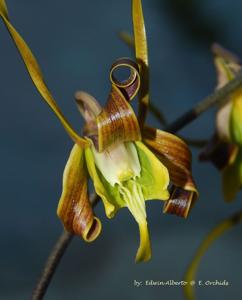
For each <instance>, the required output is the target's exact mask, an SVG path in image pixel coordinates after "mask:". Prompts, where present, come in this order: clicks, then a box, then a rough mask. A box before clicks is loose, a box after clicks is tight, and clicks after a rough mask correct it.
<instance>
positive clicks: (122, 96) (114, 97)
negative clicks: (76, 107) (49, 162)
mask: <svg viewBox="0 0 242 300" xmlns="http://www.w3.org/2000/svg"><path fill="white" fill-rule="evenodd" d="M124 65H125V66H126V67H129V68H130V74H131V75H130V77H129V78H128V79H127V80H125V81H123V82H120V81H118V80H117V78H116V77H115V75H114V71H115V69H117V68H118V67H123V66H124ZM110 79H111V82H112V88H111V91H110V94H109V97H108V101H107V103H106V105H105V107H104V109H103V111H102V112H101V113H100V114H99V115H98V116H97V118H96V121H97V127H98V145H97V147H96V148H97V150H98V151H99V152H102V151H104V150H105V149H106V148H107V147H109V146H111V145H114V144H116V143H122V142H127V141H136V140H140V138H141V135H140V128H139V124H138V120H137V118H136V115H135V113H134V111H133V109H132V107H131V106H130V104H129V101H130V100H132V99H133V97H134V96H135V95H136V93H137V92H138V89H139V73H138V69H137V66H136V65H135V63H133V62H132V61H131V60H129V59H121V60H119V61H118V62H116V63H115V64H114V65H113V66H112V68H111V72H110ZM94 144H95V143H94ZM95 146H96V145H95Z"/></svg>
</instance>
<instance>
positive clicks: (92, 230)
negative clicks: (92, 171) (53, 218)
mask: <svg viewBox="0 0 242 300" xmlns="http://www.w3.org/2000/svg"><path fill="white" fill-rule="evenodd" d="M57 214H58V216H59V218H60V219H61V221H62V222H63V224H64V227H65V229H66V230H67V231H69V232H71V233H74V234H76V235H79V236H81V237H82V238H83V239H84V240H85V241H87V242H92V241H93V240H95V239H96V238H97V237H98V236H99V234H100V232H101V222H100V221H99V219H98V218H97V217H95V216H94V214H93V210H92V207H91V204H90V202H89V198H88V191H87V169H86V165H85V156H84V151H83V150H82V149H81V148H80V147H79V146H78V145H74V147H73V148H72V151H71V154H70V157H69V159H68V161H67V164H66V167H65V170H64V174H63V190H62V195H61V198H60V201H59V205H58V209H57Z"/></svg>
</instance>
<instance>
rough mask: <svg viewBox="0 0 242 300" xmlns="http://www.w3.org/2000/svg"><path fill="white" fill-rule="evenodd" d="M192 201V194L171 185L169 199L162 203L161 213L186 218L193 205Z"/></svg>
mask: <svg viewBox="0 0 242 300" xmlns="http://www.w3.org/2000/svg"><path fill="white" fill-rule="evenodd" d="M193 200H194V192H191V191H186V190H184V189H183V188H180V187H177V186H174V185H173V186H172V188H171V191H170V198H169V200H168V201H165V203H164V207H163V212H164V213H169V214H174V215H177V216H179V217H183V218H186V217H187V216H188V213H189V211H190V210H191V208H192V205H193V204H194V201H193Z"/></svg>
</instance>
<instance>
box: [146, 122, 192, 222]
mask: <svg viewBox="0 0 242 300" xmlns="http://www.w3.org/2000/svg"><path fill="white" fill-rule="evenodd" d="M143 141H144V143H145V144H146V145H147V146H148V147H149V148H150V149H151V150H152V151H153V153H154V154H155V155H156V156H157V157H158V158H159V159H160V161H161V162H162V163H163V164H164V165H165V166H166V167H167V169H168V171H169V175H170V179H171V182H172V183H173V186H174V187H173V188H172V191H171V196H170V199H169V200H168V201H167V202H166V203H165V207H164V212H166V213H173V214H176V215H178V216H182V217H184V218H186V217H187V216H188V214H189V212H190V209H191V207H192V206H193V202H194V201H195V200H196V199H197V197H198V191H197V188H196V184H195V182H194V180H193V178H192V174H191V161H192V156H191V152H190V150H189V148H188V146H187V144H186V143H185V142H184V141H183V140H181V139H180V138H178V137H177V136H175V135H173V134H171V133H168V132H165V131H162V130H159V129H155V128H151V127H145V128H144V131H143Z"/></svg>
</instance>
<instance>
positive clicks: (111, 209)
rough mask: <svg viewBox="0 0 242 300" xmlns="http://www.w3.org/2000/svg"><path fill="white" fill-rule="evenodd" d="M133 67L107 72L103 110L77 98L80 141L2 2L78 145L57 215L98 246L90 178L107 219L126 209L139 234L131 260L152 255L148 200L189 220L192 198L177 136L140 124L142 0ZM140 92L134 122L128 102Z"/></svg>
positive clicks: (135, 4)
mask: <svg viewBox="0 0 242 300" xmlns="http://www.w3.org/2000/svg"><path fill="white" fill-rule="evenodd" d="M132 13H133V29H134V38H135V52H136V62H134V61H132V60H131V59H128V58H121V59H118V60H117V61H116V62H115V63H114V64H113V65H112V67H111V70H110V81H111V90H110V93H109V96H108V99H107V102H106V105H105V106H104V107H101V106H100V105H99V104H98V102H97V101H96V100H95V99H94V98H93V97H92V96H91V95H89V94H88V93H85V92H77V93H76V97H75V98H76V102H77V105H78V109H79V111H80V112H81V114H82V116H83V117H84V119H85V126H84V128H83V136H82V137H81V136H79V135H78V134H77V133H76V132H75V131H74V129H73V128H72V127H71V125H70V124H69V123H68V122H67V120H66V119H65V118H64V116H63V114H62V113H61V111H60V109H59V108H58V106H57V104H56V102H55V101H54V99H53V97H52V95H51V93H50V91H49V90H48V88H47V86H46V85H45V83H44V80H43V77H42V74H41V71H40V68H39V66H38V64H37V61H36V59H35V58H34V56H33V54H32V53H31V51H30V49H29V47H28V46H27V44H26V43H25V42H24V40H23V39H22V37H21V36H20V35H19V34H18V32H17V31H16V30H15V28H14V27H13V26H12V25H11V23H10V21H9V16H8V13H7V8H6V4H5V1H3V0H0V14H1V17H2V19H3V21H4V23H5V25H6V27H7V29H8V31H9V33H10V35H11V37H12V38H13V40H14V42H15V44H16V46H17V49H18V51H19V53H20V54H21V56H22V58H23V60H24V63H25V65H26V67H27V70H28V72H29V74H30V76H31V78H32V80H33V82H34V84H35V86H36V87H37V89H38V91H39V92H40V94H41V95H42V97H43V98H44V100H45V101H46V102H47V103H48V104H49V105H50V107H51V108H52V110H53V111H54V112H55V114H56V115H57V117H58V118H59V119H60V121H61V123H62V124H63V126H64V128H65V129H66V131H67V133H68V134H69V135H70V137H71V138H72V139H73V141H74V142H75V145H74V146H73V148H72V150H71V153H70V157H69V159H68V161H67V164H66V167H65V170H64V175H63V190H62V195H61V198H60V201H59V205H58V209H57V214H58V216H59V217H60V219H61V220H62V222H63V225H64V227H65V229H66V230H67V231H69V232H71V233H74V234H76V235H79V236H81V237H82V238H83V239H84V240H85V241H87V242H91V241H93V240H95V239H96V238H97V237H98V235H99V233H100V231H101V222H100V220H99V219H98V218H97V217H96V216H95V215H94V212H93V209H92V205H91V203H90V201H89V192H88V180H89V179H91V180H92V182H93V186H94V190H95V192H96V193H97V195H98V196H99V197H100V198H101V199H102V202H103V204H104V208H105V212H106V215H107V217H108V218H112V217H113V216H114V215H115V214H116V212H117V211H118V210H119V209H120V208H123V207H127V208H128V210H129V211H130V212H131V214H132V215H133V217H134V218H135V220H136V222H137V223H138V227H139V232H140V245H139V248H138V252H137V254H136V261H147V260H149V259H150V257H151V246H150V239H149V231H148V226H147V216H146V209H145V205H146V201H147V200H152V199H158V200H162V201H164V209H163V211H164V212H168V213H172V214H176V215H178V216H182V217H187V215H188V213H189V211H190V209H191V207H192V205H193V204H194V202H195V200H196V198H197V189H196V186H195V183H194V181H193V178H192V175H191V152H190V150H189V148H188V147H187V145H186V143H185V142H184V141H182V140H181V139H180V138H178V137H176V136H175V135H172V134H170V133H167V132H165V131H161V130H158V129H154V128H151V127H148V126H146V125H145V116H146V111H147V108H148V103H149V90H148V55H147V43H146V33H145V26H144V20H143V12H142V6H141V1H140V0H133V1H132ZM122 68H125V69H128V70H129V72H130V76H129V77H128V78H127V79H126V80H124V81H120V80H118V78H117V76H115V72H116V71H118V70H120V69H122ZM137 94H139V115H138V116H139V117H138V118H137V117H136V115H135V113H134V110H133V109H132V107H131V105H130V102H131V100H132V99H133V98H134V97H135V96H136V95H137Z"/></svg>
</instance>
